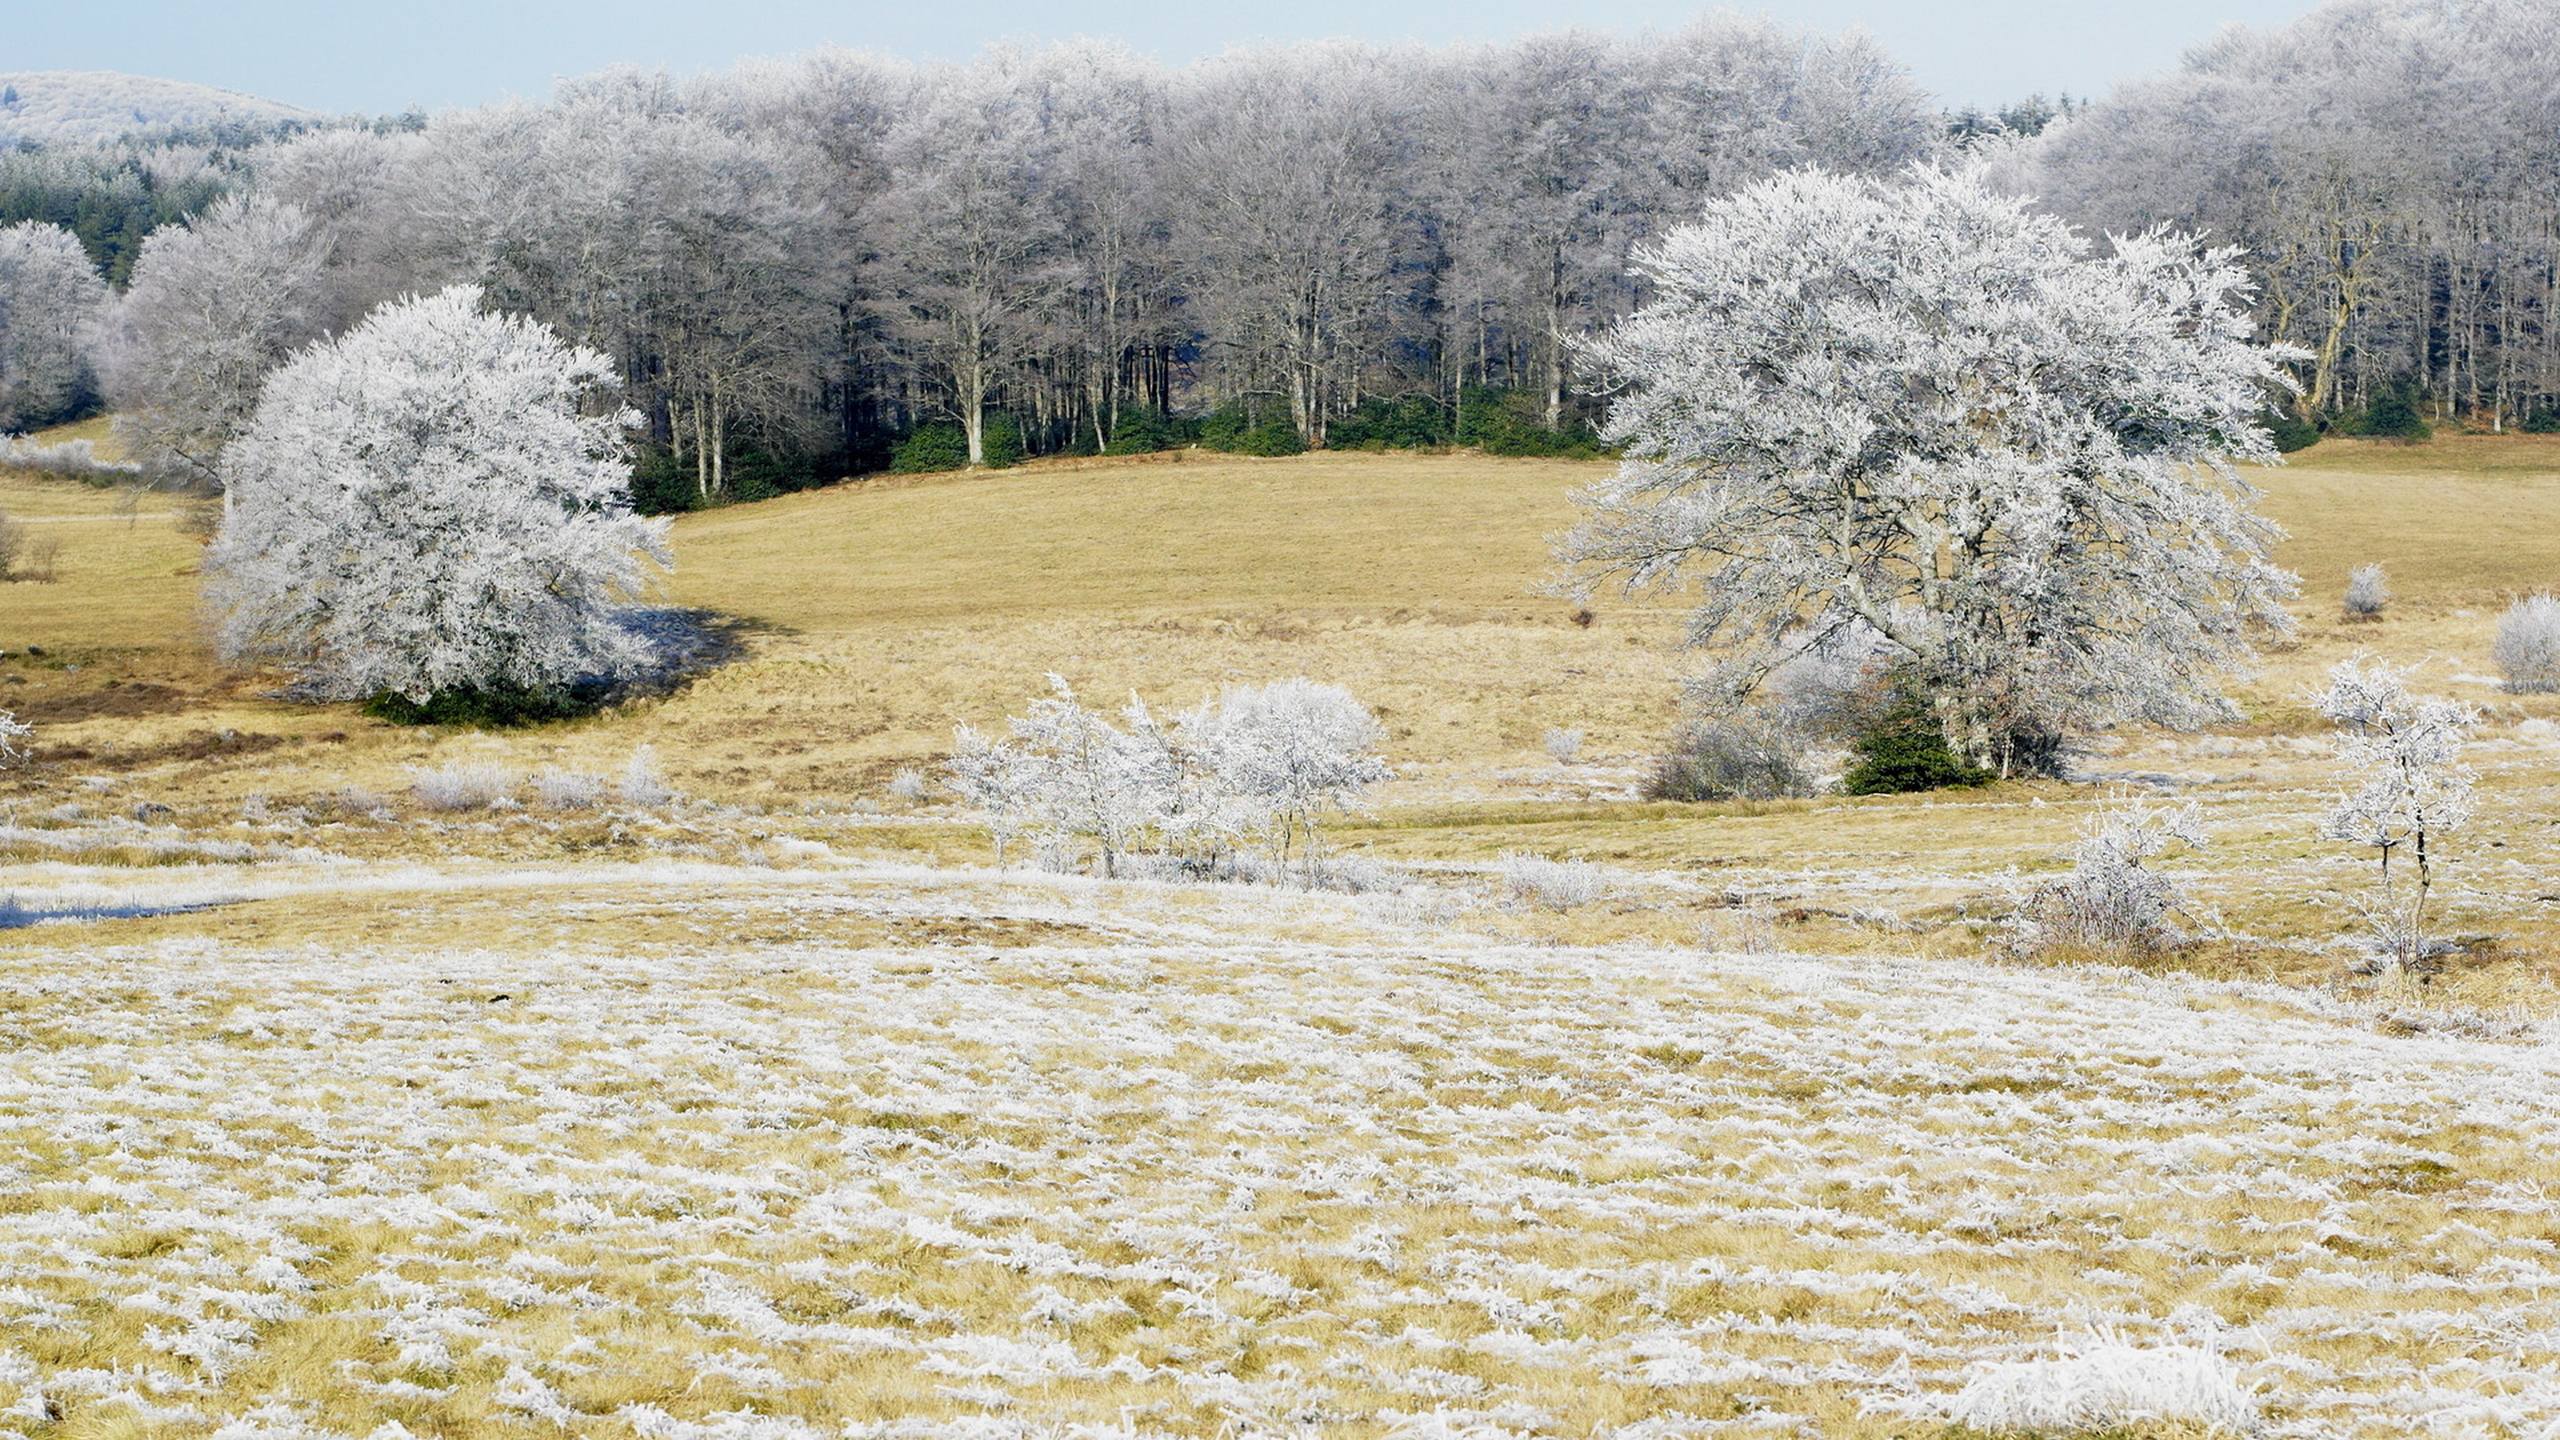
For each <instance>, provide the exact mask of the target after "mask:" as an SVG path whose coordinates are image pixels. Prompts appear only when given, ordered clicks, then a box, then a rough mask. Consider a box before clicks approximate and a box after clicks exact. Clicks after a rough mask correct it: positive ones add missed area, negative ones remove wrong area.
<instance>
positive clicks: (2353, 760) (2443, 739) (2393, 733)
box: [2312, 660, 2480, 968]
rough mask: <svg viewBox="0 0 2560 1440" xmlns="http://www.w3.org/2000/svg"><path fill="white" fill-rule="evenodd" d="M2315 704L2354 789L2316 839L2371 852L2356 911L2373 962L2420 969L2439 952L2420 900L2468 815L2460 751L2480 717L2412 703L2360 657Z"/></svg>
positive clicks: (2396, 674)
mask: <svg viewBox="0 0 2560 1440" xmlns="http://www.w3.org/2000/svg"><path fill="white" fill-rule="evenodd" d="M2312 704H2313V705H2314V706H2315V707H2316V708H2317V709H2318V710H2319V712H2320V713H2321V714H2322V715H2324V716H2327V717H2328V719H2329V720H2330V721H2331V723H2333V724H2335V725H2336V726H2337V727H2338V760H2339V764H2340V766H2341V768H2343V769H2344V770H2345V771H2346V772H2347V775H2348V777H2349V779H2350V780H2351V781H2352V782H2353V784H2354V786H2355V788H2354V789H2352V790H2350V791H2348V792H2347V793H2346V794H2344V795H2341V796H2339V797H2338V801H2337V803H2336V804H2334V805H2332V806H2331V807H2330V809H2329V813H2328V815H2327V817H2326V818H2325V819H2324V821H2323V823H2322V826H2321V833H2322V834H2323V835H2326V836H2327V837H2328V838H2330V839H2332V840H2341V841H2344V842H2346V843H2347V844H2350V845H2355V846H2359V847H2362V848H2365V849H2368V850H2370V851H2372V852H2373V857H2374V861H2375V875H2374V888H2373V892H2372V895H2371V896H2370V898H2368V899H2367V900H2366V901H2365V902H2363V903H2362V904H2361V905H2360V906H2359V907H2358V908H2359V910H2360V911H2361V912H2362V914H2363V916H2364V919H2365V922H2366V924H2367V926H2368V927H2369V928H2370V930H2371V932H2372V935H2371V942H2370V943H2371V947H2372V950H2373V960H2374V963H2375V964H2376V965H2377V966H2394V967H2400V968H2411V967H2415V966H2418V965H2419V964H2421V963H2422V962H2425V961H2427V960H2430V959H2432V958H2434V957H2435V956H2436V955H2438V954H2440V953H2442V951H2441V947H2440V946H2438V945H2437V944H2435V943H2434V942H2431V941H2429V940H2428V939H2427V936H2426V919H2427V897H2428V894H2429V892H2430V891H2431V890H2432V889H2433V888H2434V885H2435V872H2436V870H2437V868H2438V867H2439V866H2441V865H2442V864H2443V863H2444V855H2443V850H2444V840H2445V837H2446V836H2447V835H2450V834H2452V833H2453V832H2455V831H2458V830H2460V829H2461V828H2462V827H2463V825H2464V824H2465V823H2467V822H2468V821H2469V820H2470V818H2471V808H2472V793H2471V787H2472V781H2473V779H2474V776H2473V773H2472V770H2471V767H2470V766H2469V765H2466V764H2464V763H2463V760H2462V746H2463V743H2464V742H2465V741H2467V740H2468V739H2470V737H2471V732H2472V731H2473V730H2474V729H2475V728H2477V727H2478V725H2479V723H2480V716H2479V712H2478V711H2476V710H2473V709H2472V708H2471V707H2470V706H2468V705H2462V704H2457V703H2455V702H2452V701H2448V700H2422V699H2419V698H2417V697H2415V696H2413V695H2411V694H2410V693H2409V689H2408V685H2407V679H2406V672H2404V671H2400V670H2395V669H2393V668H2392V667H2390V666H2388V665H2383V664H2374V663H2367V662H2364V661H2360V660H2349V661H2345V662H2343V663H2341V664H2340V665H2339V666H2338V667H2337V668H2336V669H2335V670H2332V671H2330V672H2329V685H2328V688H2327V689H2325V690H2323V691H2321V692H2320V693H2319V694H2318V695H2316V696H2314V697H2312ZM2395 861H2398V862H2399V868H2398V869H2397V870H2396V871H2395V870H2394V868H2393V863H2394V862H2395Z"/></svg>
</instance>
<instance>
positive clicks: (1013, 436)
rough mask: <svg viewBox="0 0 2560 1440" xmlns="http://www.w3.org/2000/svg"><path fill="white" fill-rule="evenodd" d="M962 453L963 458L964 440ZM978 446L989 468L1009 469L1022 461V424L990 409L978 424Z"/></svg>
mask: <svg viewBox="0 0 2560 1440" xmlns="http://www.w3.org/2000/svg"><path fill="white" fill-rule="evenodd" d="M963 443H964V449H963V451H962V454H963V456H964V458H965V456H966V453H967V452H966V449H965V442H963ZM978 448H979V449H980V451H982V452H983V453H984V454H985V455H986V457H987V460H986V463H987V468H988V469H990V470H1009V469H1011V468H1013V467H1014V466H1016V465H1019V464H1021V463H1022V426H1021V424H1020V423H1019V422H1017V421H1016V420H1015V419H1014V418H1013V417H1012V416H1011V415H1008V414H1006V413H1005V412H1003V411H1001V410H992V411H989V412H988V413H987V417H986V419H985V421H984V422H982V424H981V425H980V428H979V431H978Z"/></svg>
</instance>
